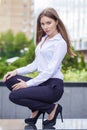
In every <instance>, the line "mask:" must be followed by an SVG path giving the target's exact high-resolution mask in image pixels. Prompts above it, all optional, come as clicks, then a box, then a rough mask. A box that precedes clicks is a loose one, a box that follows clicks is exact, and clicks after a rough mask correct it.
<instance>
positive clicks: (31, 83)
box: [26, 79, 35, 87]
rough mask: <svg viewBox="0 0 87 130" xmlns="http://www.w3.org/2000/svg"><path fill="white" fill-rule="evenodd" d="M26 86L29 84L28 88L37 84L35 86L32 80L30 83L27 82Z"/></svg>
mask: <svg viewBox="0 0 87 130" xmlns="http://www.w3.org/2000/svg"><path fill="white" fill-rule="evenodd" d="M26 84H27V87H32V86H35V84H34V82H33V81H32V79H31V80H29V81H27V82H26Z"/></svg>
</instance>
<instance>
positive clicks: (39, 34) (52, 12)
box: [36, 8, 75, 57]
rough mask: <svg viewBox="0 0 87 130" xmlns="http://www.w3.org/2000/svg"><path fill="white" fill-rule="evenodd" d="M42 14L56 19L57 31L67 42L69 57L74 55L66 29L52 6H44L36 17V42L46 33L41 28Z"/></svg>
mask: <svg viewBox="0 0 87 130" xmlns="http://www.w3.org/2000/svg"><path fill="white" fill-rule="evenodd" d="M43 16H47V17H49V18H52V19H54V20H55V21H58V24H57V30H58V32H59V33H60V34H61V35H62V37H63V38H64V40H65V41H66V43H67V53H68V54H69V55H70V56H71V57H74V56H75V53H74V52H73V51H72V49H71V46H70V45H71V43H70V39H69V36H68V34H67V31H66V28H65V26H64V24H63V22H62V20H61V19H60V18H59V16H58V14H57V12H56V10H55V9H53V8H46V9H44V10H43V11H42V12H41V13H40V14H39V16H38V18H37V30H36V33H37V34H36V44H38V43H39V42H40V40H41V38H42V37H43V36H45V35H46V33H45V32H44V31H43V29H42V28H41V23H40V21H41V18H42V17H43Z"/></svg>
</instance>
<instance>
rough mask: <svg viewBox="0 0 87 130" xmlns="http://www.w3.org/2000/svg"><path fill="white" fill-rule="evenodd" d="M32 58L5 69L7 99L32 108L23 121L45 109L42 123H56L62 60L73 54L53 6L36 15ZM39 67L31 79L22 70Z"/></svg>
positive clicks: (26, 71) (32, 69) (60, 89)
mask: <svg viewBox="0 0 87 130" xmlns="http://www.w3.org/2000/svg"><path fill="white" fill-rule="evenodd" d="M36 44H37V47H36V50H35V59H34V61H33V62H32V63H31V64H29V65H27V66H25V67H22V68H18V69H16V70H13V71H11V72H8V73H7V74H6V75H5V76H4V78H3V80H4V82H5V83H6V86H7V87H8V88H9V89H10V90H11V93H10V95H9V99H10V100H11V101H12V102H13V103H15V104H18V105H22V106H26V107H28V108H29V109H31V111H32V115H31V117H30V118H28V119H25V122H26V123H33V124H35V123H36V122H37V119H38V117H39V116H40V115H41V114H42V113H48V119H47V120H45V121H43V125H51V126H52V125H55V123H56V118H57V116H58V114H59V113H60V115H61V119H62V121H63V118H62V106H61V105H60V104H55V102H57V101H59V100H60V98H61V97H62V95H63V92H64V88H63V74H62V72H61V64H62V61H63V59H64V57H65V55H66V53H68V54H69V56H71V57H74V55H75V54H74V53H73V52H72V50H71V48H70V40H69V38H68V35H67V32H66V29H65V26H64V24H63V22H62V21H61V19H60V17H59V16H58V14H57V12H56V11H55V10H54V9H53V8H46V9H44V10H43V11H42V12H41V13H40V15H39V16H38V18H37V36H36ZM36 70H37V71H38V72H39V75H38V76H36V77H35V78H33V79H31V78H29V77H25V76H22V75H23V74H27V73H31V72H34V71H36Z"/></svg>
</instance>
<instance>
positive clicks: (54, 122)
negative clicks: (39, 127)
mask: <svg viewBox="0 0 87 130" xmlns="http://www.w3.org/2000/svg"><path fill="white" fill-rule="evenodd" d="M59 113H60V116H61V121H62V122H63V116H62V106H61V105H60V104H58V106H57V108H56V112H55V115H54V117H53V119H52V120H45V121H44V122H43V125H44V126H48V125H49V126H53V125H55V124H56V118H57V116H58V114H59Z"/></svg>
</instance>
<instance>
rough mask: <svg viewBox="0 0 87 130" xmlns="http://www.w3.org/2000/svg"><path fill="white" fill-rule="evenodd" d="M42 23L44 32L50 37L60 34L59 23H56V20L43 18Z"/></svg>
mask: <svg viewBox="0 0 87 130" xmlns="http://www.w3.org/2000/svg"><path fill="white" fill-rule="evenodd" d="M40 23H41V27H42V29H43V31H44V32H45V33H46V34H47V35H49V36H54V35H55V34H57V33H58V31H57V27H56V26H57V24H58V22H57V21H55V20H54V19H52V18H50V17H47V16H43V17H42V18H41V20H40Z"/></svg>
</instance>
